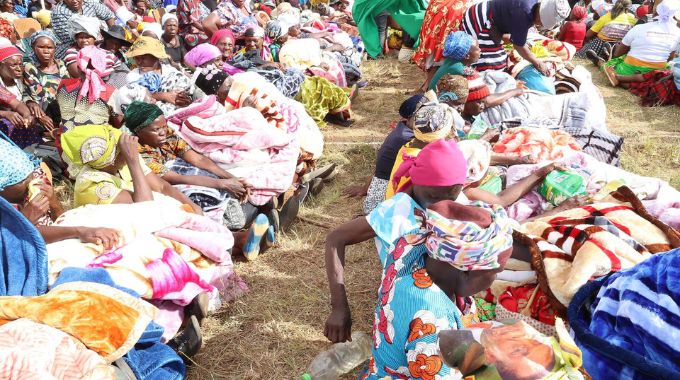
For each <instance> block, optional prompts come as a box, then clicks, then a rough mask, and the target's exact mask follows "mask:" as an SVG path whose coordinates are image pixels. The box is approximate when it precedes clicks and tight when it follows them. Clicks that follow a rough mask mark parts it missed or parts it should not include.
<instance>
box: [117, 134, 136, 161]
mask: <svg viewBox="0 0 680 380" xmlns="http://www.w3.org/2000/svg"><path fill="white" fill-rule="evenodd" d="M138 141H139V139H138V138H137V136H131V135H128V134H125V133H124V134H122V135H121V136H120V140H118V148H119V149H120V154H122V155H123V158H125V162H127V164H128V165H132V164H133V163H134V162H139V159H138V157H139V148H138V146H139V144H138Z"/></svg>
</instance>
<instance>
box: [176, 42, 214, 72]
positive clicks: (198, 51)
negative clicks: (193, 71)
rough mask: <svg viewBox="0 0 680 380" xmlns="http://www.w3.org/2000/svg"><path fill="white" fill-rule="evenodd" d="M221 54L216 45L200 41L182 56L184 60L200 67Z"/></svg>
mask: <svg viewBox="0 0 680 380" xmlns="http://www.w3.org/2000/svg"><path fill="white" fill-rule="evenodd" d="M221 56H222V52H221V51H220V49H218V48H217V46H215V45H211V44H208V43H202V44H200V45H198V46H196V47H195V48H193V49H191V50H190V51H189V52H188V53H187V54H186V55H185V56H184V62H186V63H187V64H189V65H191V66H193V67H200V66H203V65H205V64H206V63H208V62H211V61H213V60H215V59H216V58H219V57H221Z"/></svg>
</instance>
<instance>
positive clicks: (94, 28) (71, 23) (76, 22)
mask: <svg viewBox="0 0 680 380" xmlns="http://www.w3.org/2000/svg"><path fill="white" fill-rule="evenodd" d="M68 28H69V34H70V36H71V38H73V39H74V40H75V38H76V34H78V33H87V34H89V35H90V36H92V37H94V39H95V40H97V41H101V39H102V33H101V31H100V28H101V22H100V21H99V19H98V18H96V17H88V16H83V15H81V14H75V15H73V16H71V18H70V19H69V20H68Z"/></svg>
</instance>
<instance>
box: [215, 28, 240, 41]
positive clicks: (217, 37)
mask: <svg viewBox="0 0 680 380" xmlns="http://www.w3.org/2000/svg"><path fill="white" fill-rule="evenodd" d="M224 37H229V39H231V42H234V43H236V37H234V33H233V32H232V31H231V30H229V29H220V30H218V31H217V32H215V33H213V35H212V37H210V43H211V44H213V45H217V43H218V42H220V40H221V39H223V38H224Z"/></svg>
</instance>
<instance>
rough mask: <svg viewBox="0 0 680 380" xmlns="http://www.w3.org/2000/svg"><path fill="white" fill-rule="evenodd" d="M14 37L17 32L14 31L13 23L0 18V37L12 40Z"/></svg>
mask: <svg viewBox="0 0 680 380" xmlns="http://www.w3.org/2000/svg"><path fill="white" fill-rule="evenodd" d="M13 36H16V32H15V31H14V25H12V23H11V22H9V21H7V20H5V19H4V18H0V37H5V38H7V39H9V40H11V39H12V38H13Z"/></svg>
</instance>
